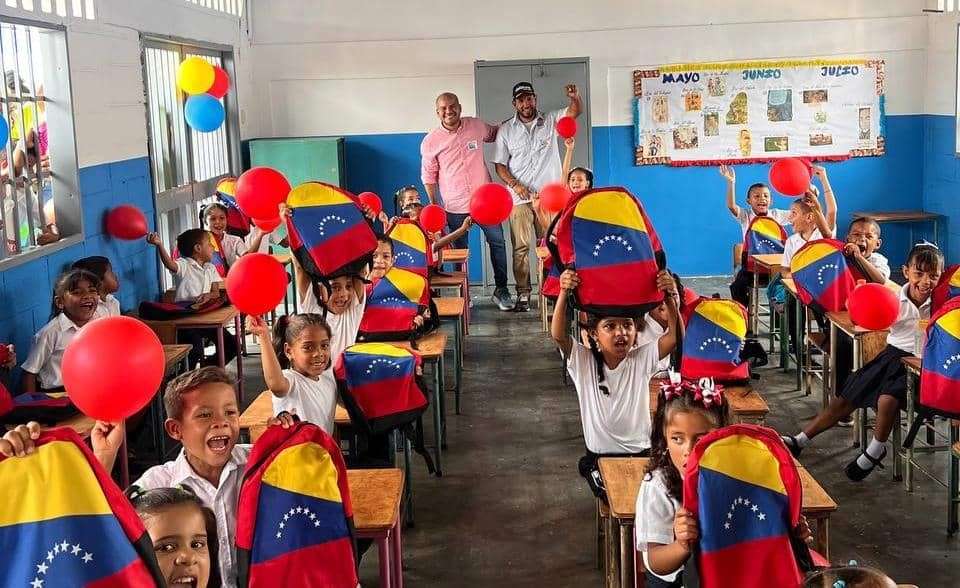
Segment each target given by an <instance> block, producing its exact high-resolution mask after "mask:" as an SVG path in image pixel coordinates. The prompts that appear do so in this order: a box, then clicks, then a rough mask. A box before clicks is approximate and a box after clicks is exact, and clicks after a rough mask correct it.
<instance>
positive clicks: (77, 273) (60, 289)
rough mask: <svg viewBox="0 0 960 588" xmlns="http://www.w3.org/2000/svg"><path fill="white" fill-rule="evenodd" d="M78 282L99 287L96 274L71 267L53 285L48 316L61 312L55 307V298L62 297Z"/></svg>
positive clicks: (54, 315) (77, 284)
mask: <svg viewBox="0 0 960 588" xmlns="http://www.w3.org/2000/svg"><path fill="white" fill-rule="evenodd" d="M80 282H90V285H91V286H93V287H94V288H96V289H97V290H99V289H100V278H98V277H97V275H96V274H93V273H91V272H88V271H87V270H83V269H71V270H67V271H65V272H64V273H62V274H60V277H59V278H57V282H56V283H55V284H54V285H53V298H52V299H51V301H50V306H51V308H50V318H51V319H53V318H55V317H56V316H58V315H59V314H60V313H61V312H63V311H62V310H61V309H60V308H58V307H57V298H61V297H63V296H64V295H65V294H66V293H67V292H69V291H70V290H73V289H74V288H76V287H78V286H79V285H80Z"/></svg>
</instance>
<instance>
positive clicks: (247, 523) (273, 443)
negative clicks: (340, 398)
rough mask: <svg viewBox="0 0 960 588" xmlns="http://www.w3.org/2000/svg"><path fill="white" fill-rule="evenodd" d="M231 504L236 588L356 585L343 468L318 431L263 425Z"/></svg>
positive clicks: (348, 587)
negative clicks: (233, 507)
mask: <svg viewBox="0 0 960 588" xmlns="http://www.w3.org/2000/svg"><path fill="white" fill-rule="evenodd" d="M238 502H239V506H238V507H237V538H236V545H237V560H238V570H239V576H240V583H239V585H240V586H241V588H257V587H267V586H270V587H273V586H283V587H284V588H307V587H312V586H324V587H325V588H355V587H356V586H357V557H356V553H357V551H356V545H355V539H354V529H353V506H352V503H351V502H350V487H349V484H348V483H347V468H346V465H344V462H343V455H341V453H340V448H339V447H338V446H337V442H336V441H335V440H334V439H333V438H332V437H331V436H330V435H328V434H327V433H325V432H324V431H323V430H322V429H321V428H320V427H318V426H316V425H313V424H311V423H302V422H297V423H296V424H295V425H294V426H293V427H291V428H289V429H284V428H283V427H281V426H279V425H273V426H271V427H268V428H267V430H266V432H264V434H263V435H262V436H261V437H260V438H259V439H257V442H256V444H254V446H253V450H252V451H251V452H250V457H249V459H248V460H247V467H246V469H245V470H244V472H243V484H242V486H241V487H240V498H239V501H238Z"/></svg>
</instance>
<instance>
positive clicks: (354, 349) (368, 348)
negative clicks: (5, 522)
mask: <svg viewBox="0 0 960 588" xmlns="http://www.w3.org/2000/svg"><path fill="white" fill-rule="evenodd" d="M346 353H366V354H369V355H386V356H389V357H410V352H409V351H407V350H406V349H404V348H402V347H397V346H396V345H391V344H389V343H357V344H356V345H351V346H350V347H347V350H346Z"/></svg>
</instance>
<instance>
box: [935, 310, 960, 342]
mask: <svg viewBox="0 0 960 588" xmlns="http://www.w3.org/2000/svg"><path fill="white" fill-rule="evenodd" d="M937 326H939V327H940V328H941V329H943V330H944V331H945V332H947V333H950V334H951V335H953V336H954V338H956V339H960V309H957V310H951V311H950V312H948V313H947V314H945V315H943V316H942V317H940V318H939V319H937Z"/></svg>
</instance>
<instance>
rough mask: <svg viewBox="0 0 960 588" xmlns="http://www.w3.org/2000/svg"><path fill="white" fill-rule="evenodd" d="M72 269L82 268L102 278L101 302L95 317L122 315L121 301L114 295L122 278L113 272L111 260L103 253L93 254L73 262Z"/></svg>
mask: <svg viewBox="0 0 960 588" xmlns="http://www.w3.org/2000/svg"><path fill="white" fill-rule="evenodd" d="M70 269H82V270H86V271H88V272H90V273H91V274H93V275H95V276H97V277H98V278H100V302H99V304H98V305H97V312H96V314H95V315H94V318H102V317H105V316H120V314H121V313H120V301H119V300H117V298H116V297H115V296H114V295H113V294H114V292H116V291H118V290H119V289H120V280H119V279H117V274H115V273H113V265H111V264H110V260H109V259H107V258H106V257H103V256H102V255H91V256H90V257H84V258H83V259H78V260H77V261H75V262H73V265H72V266H70Z"/></svg>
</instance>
